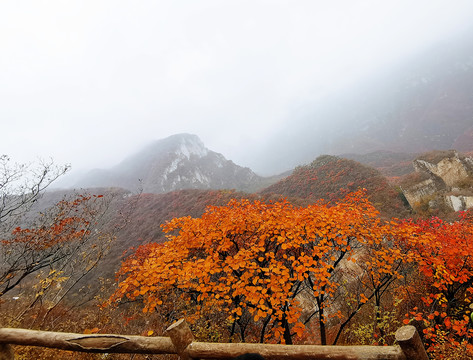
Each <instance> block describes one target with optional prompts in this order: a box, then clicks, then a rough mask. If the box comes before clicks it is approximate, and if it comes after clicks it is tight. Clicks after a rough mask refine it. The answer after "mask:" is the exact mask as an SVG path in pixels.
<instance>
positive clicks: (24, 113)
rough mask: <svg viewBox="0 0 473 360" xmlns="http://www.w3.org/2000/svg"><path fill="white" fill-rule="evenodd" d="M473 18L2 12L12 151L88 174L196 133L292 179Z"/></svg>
mask: <svg viewBox="0 0 473 360" xmlns="http://www.w3.org/2000/svg"><path fill="white" fill-rule="evenodd" d="M472 15H473V3H472V2H471V1H450V2H445V1H424V0H422V1H415V2H412V1H396V2H379V1H374V0H372V1H356V2H354V1H332V2H330V3H327V2H323V1H295V2H294V1H291V2H290V1H238V2H237V1H225V2H222V1H199V2H193V1H175V2H164V1H140V2H132V1H122V2H119V3H117V2H113V1H80V2H79V1H68V2H64V1H59V0H57V1H22V2H18V1H13V0H11V1H3V2H2V3H1V4H0V48H1V49H2V54H3V56H1V57H0V84H1V85H0V119H1V121H2V125H3V129H2V135H3V136H2V144H1V147H0V153H5V154H8V155H10V156H11V157H12V158H14V159H15V160H17V161H21V162H25V161H26V162H28V161H34V159H35V158H37V157H42V158H53V159H54V160H55V161H56V162H58V163H71V164H72V167H73V169H76V171H85V170H87V169H92V168H97V167H110V166H113V165H114V164H116V163H118V162H120V161H121V160H122V159H123V158H125V157H126V156H128V155H129V154H130V153H133V152H136V151H138V150H139V149H140V148H142V147H143V146H145V145H146V144H148V143H149V142H151V141H153V140H157V139H162V138H164V137H166V136H169V135H172V134H176V133H182V132H186V133H193V134H197V135H198V136H199V137H200V138H201V139H202V141H203V142H204V143H205V145H206V146H207V147H208V148H209V149H211V150H214V151H217V152H220V153H222V154H223V155H224V156H225V157H227V158H228V159H231V160H233V161H234V162H235V163H237V164H239V165H243V166H249V167H251V168H252V169H253V170H255V171H256V172H258V173H260V174H265V175H269V174H274V173H277V172H281V171H284V170H287V169H289V168H291V167H293V166H295V165H297V164H300V163H303V162H308V161H310V160H311V159H313V158H315V157H316V156H317V155H318V154H320V153H321V152H329V151H330V152H337V146H335V145H334V141H335V137H336V136H339V135H343V134H346V133H348V134H350V133H351V132H352V131H353V129H356V128H360V127H362V126H361V125H360V124H359V123H358V122H357V121H355V120H354V119H355V117H353V116H352V115H353V113H352V112H353V111H358V110H359V111H360V112H361V113H364V110H363V111H362V110H360V106H358V105H359V103H360V102H361V104H362V105H361V107H363V106H364V105H363V104H368V105H369V104H372V103H374V102H373V101H372V99H366V98H365V97H364V96H361V95H360V94H362V93H363V94H371V93H372V92H371V90H370V89H372V88H376V87H379V86H383V85H382V84H380V83H378V80H380V79H388V78H390V77H389V76H390V74H393V73H399V72H398V71H399V70H400V67H402V66H404V65H403V64H407V63H409V61H411V60H410V59H415V58H417V57H418V56H422V54H427V53H428V51H429V49H433V48H435V47H438V46H443V45H442V44H449V43H450V42H452V41H457V42H458V41H459V40H458V39H459V38H461V37H462V36H465V37H467V36H468V35H469V34H470V33H471V28H470V27H469V26H470V25H469V23H470V21H471V18H472ZM386 81H387V82H386V84H392V83H389V81H390V80H389V81H388V80H386ZM387 86H388V85H387ZM386 94H390V93H389V91H388V92H386ZM367 96H368V95H367ZM377 102H378V103H379V101H377ZM353 103H356V104H357V106H356V107H353V106H352V104H353ZM368 105H366V106H368ZM369 106H371V105H369ZM347 109H358V110H350V112H349V113H347V112H346V111H347ZM370 121H375V119H371V120H370ZM338 150H341V149H338Z"/></svg>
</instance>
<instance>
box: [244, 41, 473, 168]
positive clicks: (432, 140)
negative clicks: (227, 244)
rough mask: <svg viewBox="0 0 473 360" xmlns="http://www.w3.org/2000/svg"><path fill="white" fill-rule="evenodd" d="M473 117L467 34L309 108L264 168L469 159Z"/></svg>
mask: <svg viewBox="0 0 473 360" xmlns="http://www.w3.org/2000/svg"><path fill="white" fill-rule="evenodd" d="M472 113H473V36H472V34H471V33H470V34H466V35H464V36H461V37H459V38H457V39H453V40H452V41H451V42H447V43H439V44H437V45H435V46H432V47H431V48H430V49H428V50H425V51H422V52H419V53H418V54H416V55H414V56H412V57H411V58H410V59H407V60H405V61H403V62H402V63H399V64H397V65H396V66H393V67H392V68H390V69H389V71H380V72H378V73H376V74H372V76H371V77H370V78H364V79H363V80H360V81H359V82H357V83H356V84H353V86H352V87H347V88H345V89H343V91H342V92H339V93H336V94H333V95H328V96H327V98H325V99H324V100H323V101H314V102H308V103H307V104H304V106H302V107H301V108H300V109H298V111H297V112H296V113H295V114H293V119H292V122H291V125H290V126H287V127H285V128H284V129H283V130H282V131H281V132H280V133H279V134H278V136H277V137H276V138H275V139H273V141H272V143H271V145H270V146H268V147H267V148H266V149H265V151H266V152H265V156H264V158H265V159H268V160H267V161H265V162H264V163H263V164H261V165H260V166H261V167H264V168H265V171H267V172H270V171H275V169H276V170H278V171H282V170H284V169H286V168H287V167H290V166H295V165H296V164H301V163H308V162H309V161H311V160H312V159H314V158H315V157H316V156H317V155H318V154H324V153H325V154H334V155H338V156H341V157H345V154H367V153H373V152H377V151H390V152H395V153H417V154H418V153H422V152H426V151H431V150H435V149H437V150H448V149H456V150H458V151H461V152H467V151H472V150H473V118H472V115H471V114H472ZM355 160H356V161H359V160H358V159H355ZM254 163H255V165H252V167H253V168H254V169H259V168H260V167H257V164H258V163H257V160H254ZM258 165H259V164H258ZM389 176H391V175H389ZM394 176H398V175H394Z"/></svg>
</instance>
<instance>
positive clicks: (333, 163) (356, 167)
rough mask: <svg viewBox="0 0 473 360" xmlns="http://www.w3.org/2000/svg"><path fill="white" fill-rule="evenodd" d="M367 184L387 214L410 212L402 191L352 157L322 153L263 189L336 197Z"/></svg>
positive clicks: (306, 197) (309, 199) (312, 198)
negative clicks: (398, 190) (404, 202)
mask: <svg viewBox="0 0 473 360" xmlns="http://www.w3.org/2000/svg"><path fill="white" fill-rule="evenodd" d="M359 188H365V189H366V190H367V193H368V195H369V197H370V200H371V201H372V202H373V204H374V205H375V206H376V207H377V208H378V209H379V210H380V211H381V212H382V213H383V214H384V215H386V216H397V217H400V216H403V215H404V214H405V213H406V212H407V208H406V207H405V206H404V204H403V201H402V199H401V197H400V195H399V193H398V192H397V191H396V190H395V189H394V188H393V187H392V186H391V185H390V184H389V183H388V181H387V179H386V178H385V177H384V176H383V175H382V174H381V173H380V172H379V171H378V170H376V169H373V168H371V167H368V166H365V165H363V164H360V163H358V162H356V161H353V160H348V159H343V158H339V157H336V156H330V155H322V156H319V157H318V158H317V159H315V160H314V161H313V162H312V163H311V164H310V165H305V166H299V167H297V168H296V169H295V170H294V172H293V173H292V175H290V176H288V177H286V178H285V179H283V180H281V181H279V182H277V183H276V184H273V185H271V186H269V187H267V188H266V189H264V190H262V191H261V194H263V195H265V194H271V193H273V194H280V195H282V196H287V197H296V198H301V199H304V201H305V203H311V202H315V201H317V200H319V199H325V200H327V201H335V200H338V199H341V198H343V197H344V196H345V195H346V194H347V193H348V192H350V191H356V190H357V189H359Z"/></svg>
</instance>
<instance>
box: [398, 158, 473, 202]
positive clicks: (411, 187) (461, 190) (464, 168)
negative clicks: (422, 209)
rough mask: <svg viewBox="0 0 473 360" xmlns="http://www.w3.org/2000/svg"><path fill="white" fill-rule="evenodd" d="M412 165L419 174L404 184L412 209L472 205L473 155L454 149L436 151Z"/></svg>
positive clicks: (404, 190) (402, 184) (409, 178)
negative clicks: (468, 155) (463, 153)
mask: <svg viewBox="0 0 473 360" xmlns="http://www.w3.org/2000/svg"><path fill="white" fill-rule="evenodd" d="M413 165H414V169H415V171H416V173H415V174H413V175H411V176H408V177H406V178H405V179H404V181H403V182H402V183H401V188H402V191H403V193H404V196H405V197H406V199H407V201H408V202H409V204H410V205H411V207H412V208H416V207H419V206H428V207H429V208H436V207H437V208H438V207H441V206H447V207H448V208H450V209H451V210H454V211H459V210H466V209H469V208H472V207H473V158H471V157H467V156H464V155H461V154H459V153H458V152H457V151H455V150H449V151H435V152H430V153H427V154H424V155H421V156H419V157H418V158H417V159H415V160H414V162H413Z"/></svg>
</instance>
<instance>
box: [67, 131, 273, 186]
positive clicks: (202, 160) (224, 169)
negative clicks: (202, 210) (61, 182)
mask: <svg viewBox="0 0 473 360" xmlns="http://www.w3.org/2000/svg"><path fill="white" fill-rule="evenodd" d="M264 184H265V180H264V179H263V178H261V177H260V176H258V175H256V174H255V173H254V172H253V171H251V170H250V169H249V168H244V167H241V166H238V165H236V164H235V163H233V162H232V161H231V160H227V159H225V157H224V156H223V155H222V154H219V153H216V152H214V151H211V150H209V149H207V148H206V147H205V146H204V144H203V143H202V141H201V140H200V139H199V138H198V137H197V136H196V135H190V134H177V135H173V136H170V137H167V138H165V139H161V140H158V141H156V142H154V143H152V144H150V145H148V146H147V147H145V148H144V149H143V150H141V151H140V152H138V153H136V154H134V155H132V156H130V157H128V158H127V159H125V160H123V161H122V162H121V163H119V164H118V165H116V166H115V167H113V168H111V169H96V170H93V171H91V172H89V173H88V174H87V175H86V176H84V177H83V178H82V179H81V180H79V181H78V182H77V183H76V184H75V186H76V187H82V188H90V187H120V188H124V189H128V190H131V191H136V190H138V189H139V190H142V191H143V192H145V193H155V194H161V193H166V192H170V191H175V190H182V189H237V190H244V191H253V190H256V189H258V188H262V187H264Z"/></svg>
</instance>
